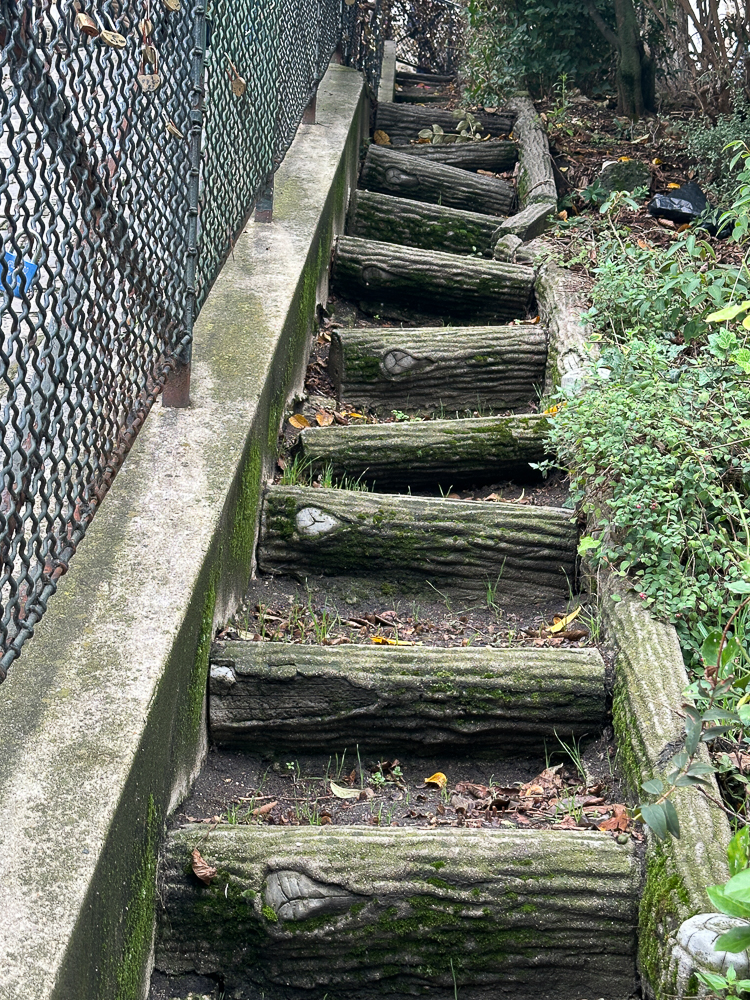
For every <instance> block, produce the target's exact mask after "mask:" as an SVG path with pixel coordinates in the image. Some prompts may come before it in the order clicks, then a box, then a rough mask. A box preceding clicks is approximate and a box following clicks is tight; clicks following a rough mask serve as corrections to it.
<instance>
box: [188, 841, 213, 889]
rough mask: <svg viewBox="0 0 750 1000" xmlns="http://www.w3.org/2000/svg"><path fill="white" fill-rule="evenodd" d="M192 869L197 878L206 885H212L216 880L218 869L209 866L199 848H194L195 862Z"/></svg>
mask: <svg viewBox="0 0 750 1000" xmlns="http://www.w3.org/2000/svg"><path fill="white" fill-rule="evenodd" d="M191 867H192V869H193V872H194V873H195V875H196V877H197V878H199V879H200V880H201V882H203V884H204V885H211V883H212V882H213V880H214V879H215V878H216V869H215V868H212V867H211V865H209V864H207V863H206V862H205V861H204V860H203V858H202V857H201V852H200V851H199V850H198V848H197V847H194V848H193V862H192V865H191Z"/></svg>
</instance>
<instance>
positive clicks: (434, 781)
mask: <svg viewBox="0 0 750 1000" xmlns="http://www.w3.org/2000/svg"><path fill="white" fill-rule="evenodd" d="M424 783H425V785H437V786H438V788H445V786H446V785H447V784H448V779H447V778H446V776H445V775H444V774H443V772H442V771H436V772H435V773H434V774H432V775H430V777H429V778H425V779H424Z"/></svg>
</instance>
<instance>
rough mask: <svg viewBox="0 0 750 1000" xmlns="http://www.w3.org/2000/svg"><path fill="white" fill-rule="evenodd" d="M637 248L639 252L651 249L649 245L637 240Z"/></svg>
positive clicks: (644, 241)
mask: <svg viewBox="0 0 750 1000" xmlns="http://www.w3.org/2000/svg"><path fill="white" fill-rule="evenodd" d="M638 246H639V247H640V248H641V250H650V249H651V245H650V244H649V243H647V242H646V240H638Z"/></svg>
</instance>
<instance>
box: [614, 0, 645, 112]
mask: <svg viewBox="0 0 750 1000" xmlns="http://www.w3.org/2000/svg"><path fill="white" fill-rule="evenodd" d="M615 18H616V20H617V39H618V45H619V53H618V58H617V93H618V112H619V114H621V115H625V116H627V117H628V118H632V119H633V120H637V119H640V118H643V116H644V114H645V113H646V111H647V110H651V109H650V108H649V106H648V103H647V95H644V81H645V82H646V83H647V86H648V81H649V79H650V76H652V75H653V72H654V67H653V60H650V61H649V60H648V59H646V56H645V51H644V47H643V40H642V38H641V29H640V25H639V24H638V17H637V15H636V12H635V7H634V6H633V0H615Z"/></svg>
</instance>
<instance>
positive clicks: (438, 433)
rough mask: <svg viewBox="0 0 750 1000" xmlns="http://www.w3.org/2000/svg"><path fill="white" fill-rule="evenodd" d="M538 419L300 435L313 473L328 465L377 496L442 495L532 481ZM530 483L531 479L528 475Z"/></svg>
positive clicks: (542, 423) (541, 424)
mask: <svg viewBox="0 0 750 1000" xmlns="http://www.w3.org/2000/svg"><path fill="white" fill-rule="evenodd" d="M548 429H549V425H548V422H547V420H546V419H545V418H544V417H541V416H517V417H472V418H469V419H467V420H415V421H411V422H409V423H398V424H364V425H363V426H361V427H335V426H333V427H312V428H310V429H309V430H305V431H303V432H302V434H301V435H300V442H301V447H302V453H303V455H304V457H305V459H307V460H309V461H310V462H311V463H312V466H313V468H315V469H318V470H319V469H323V468H325V467H326V466H328V465H330V466H331V467H332V470H333V475H334V476H335V477H336V478H337V479H339V478H341V477H342V476H350V477H353V478H354V479H360V478H361V480H362V482H365V483H369V484H370V485H371V486H372V487H373V488H376V489H378V490H379V491H383V490H393V491H395V492H398V491H400V490H404V491H405V490H406V489H407V488H411V489H412V490H413V491H414V492H415V493H421V492H425V491H435V492H437V489H438V487H440V488H441V489H442V490H443V492H448V491H449V490H450V487H451V486H462V485H470V486H473V485H476V484H479V483H488V482H489V483H496V482H498V480H500V479H513V478H517V479H526V480H527V481H528V480H529V479H530V478H532V470H531V469H530V468H529V462H540V461H541V460H542V459H543V458H544V455H545V452H546V448H545V436H546V433H547V431H548ZM536 475H537V476H538V473H537V474H536Z"/></svg>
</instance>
